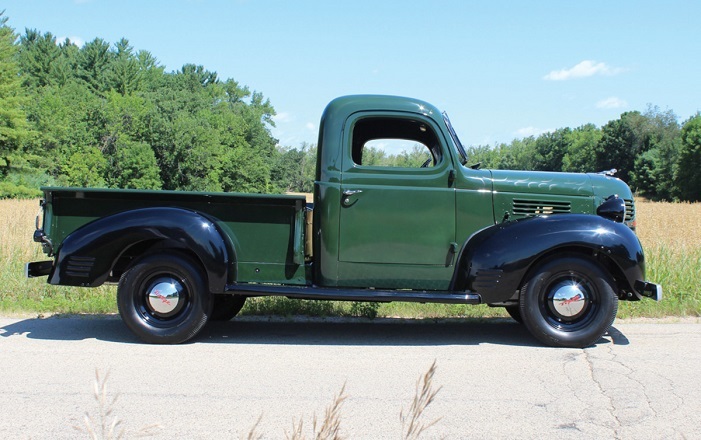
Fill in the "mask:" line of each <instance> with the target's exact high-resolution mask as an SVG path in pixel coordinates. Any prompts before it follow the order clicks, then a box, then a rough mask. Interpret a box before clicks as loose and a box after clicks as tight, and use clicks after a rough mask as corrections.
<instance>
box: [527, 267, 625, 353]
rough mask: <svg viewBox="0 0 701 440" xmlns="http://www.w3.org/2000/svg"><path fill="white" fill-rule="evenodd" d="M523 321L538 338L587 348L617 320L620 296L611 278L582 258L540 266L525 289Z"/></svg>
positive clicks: (561, 345)
mask: <svg viewBox="0 0 701 440" xmlns="http://www.w3.org/2000/svg"><path fill="white" fill-rule="evenodd" d="M519 308H520V314H521V316H522V318H523V323H524V325H525V326H526V328H528V330H529V331H530V332H531V333H532V334H533V336H535V337H536V338H537V339H538V340H540V341H541V342H543V343H544V344H547V345H551V346H556V347H578V348H583V347H588V346H591V345H593V344H594V343H595V342H596V341H598V340H599V339H600V338H601V337H602V336H603V335H604V333H606V331H607V330H608V329H609V327H610V326H611V324H613V320H614V319H615V318H616V312H617V310H618V297H617V296H616V294H615V290H614V283H613V280H612V279H611V276H610V275H609V274H608V272H606V271H605V270H604V269H603V268H602V267H601V266H599V265H598V264H597V263H595V262H594V261H592V260H589V259H587V258H584V257H580V256H566V257H562V258H556V259H552V260H549V261H546V262H545V263H543V264H541V265H540V266H539V267H538V268H536V269H535V271H534V272H533V273H532V275H531V276H530V278H529V279H528V281H527V282H526V283H525V284H524V285H523V287H522V288H521V297H520V300H519Z"/></svg>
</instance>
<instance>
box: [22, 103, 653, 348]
mask: <svg viewBox="0 0 701 440" xmlns="http://www.w3.org/2000/svg"><path fill="white" fill-rule="evenodd" d="M402 142H404V143H407V142H408V143H409V144H410V146H411V148H414V149H420V150H425V154H426V161H425V162H424V163H423V164H421V165H420V166H417V167H409V166H388V165H380V166H378V165H377V164H375V165H373V164H371V163H368V161H367V160H364V153H366V152H369V151H371V150H370V148H375V149H377V148H381V147H382V146H383V145H396V144H397V143H400V144H401V143H402ZM366 156H367V155H366ZM479 168H480V167H479V164H470V162H469V158H468V157H467V155H466V153H465V149H464V148H463V146H462V145H461V143H460V140H459V139H458V137H457V135H456V133H455V131H454V129H453V128H452V126H451V124H450V121H449V119H448V117H447V115H446V114H445V113H441V112H440V111H439V110H438V109H436V108H435V107H434V106H432V105H430V104H428V103H426V102H422V101H419V100H416V99H410V98H402V97H393V96H346V97H341V98H338V99H335V100H334V101H332V102H331V103H330V104H329V105H328V106H327V108H326V109H325V111H324V113H323V115H322V118H321V123H320V132H319V142H318V159H317V168H316V177H315V182H314V203H313V204H311V203H307V201H306V199H305V197H304V196H295V195H252V194H226V193H197V192H175V191H138V190H108V189H89V188H43V191H44V194H45V198H44V200H43V201H42V207H43V221H42V219H41V218H37V230H36V232H35V234H34V240H35V241H37V242H40V243H42V245H43V250H44V252H45V253H46V254H47V255H48V256H50V257H53V259H52V260H49V261H40V262H32V263H28V264H27V275H28V276H29V277H38V276H47V275H48V282H49V283H50V284H56V285H68V286H87V287H93V286H99V285H101V284H103V283H105V282H114V283H119V286H118V289H117V304H118V308H119V313H120V315H121V317H122V320H123V321H124V322H125V324H126V325H127V327H128V328H129V329H130V330H131V331H133V332H134V333H135V334H136V335H137V336H138V337H140V338H141V339H142V340H144V341H146V342H150V343H180V342H184V341H187V340H189V339H190V338H192V337H193V336H195V335H196V334H197V333H198V332H199V331H200V330H201V329H202V327H203V326H204V325H205V323H206V322H207V321H208V320H210V319H220V320H221V319H230V318H232V317H233V316H234V315H236V313H237V312H238V311H239V310H240V309H241V307H242V306H243V303H244V301H245V299H246V298H247V297H254V296H263V295H281V296H286V297H289V298H299V299H328V300H351V301H415V302H438V303H456V304H489V305H491V306H498V307H499V306H500V307H505V308H506V310H507V311H508V312H509V313H510V315H511V316H513V317H514V318H515V319H516V320H518V321H520V322H522V323H523V325H524V326H525V327H526V328H527V329H528V330H529V331H530V332H531V333H532V334H533V336H535V338H537V339H538V340H540V341H541V342H542V343H544V344H548V345H553V346H564V347H586V346H590V345H592V344H594V343H596V342H597V341H598V340H599V339H600V338H601V336H602V335H604V334H605V332H606V331H607V330H608V328H609V327H610V326H611V324H612V323H613V320H614V319H615V316H616V312H617V308H618V301H619V300H633V301H636V300H640V299H641V298H642V297H650V298H653V299H656V300H660V299H661V296H662V289H661V288H660V286H658V285H655V284H652V283H649V282H647V281H645V270H644V257H643V250H642V248H641V245H640V242H639V241H638V238H637V237H636V235H635V233H634V229H635V205H634V201H633V196H632V194H631V191H630V189H629V187H628V186H627V185H626V184H625V183H624V182H622V181H621V180H619V179H616V178H613V177H611V176H609V175H605V174H565V173H545V172H524V171H497V170H481V169H479Z"/></svg>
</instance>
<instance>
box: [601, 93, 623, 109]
mask: <svg viewBox="0 0 701 440" xmlns="http://www.w3.org/2000/svg"><path fill="white" fill-rule="evenodd" d="M623 107H628V103H627V102H626V101H624V100H623V99H620V98H618V97H616V96H611V97H610V98H606V99H602V100H601V101H599V102H597V103H596V108H623Z"/></svg>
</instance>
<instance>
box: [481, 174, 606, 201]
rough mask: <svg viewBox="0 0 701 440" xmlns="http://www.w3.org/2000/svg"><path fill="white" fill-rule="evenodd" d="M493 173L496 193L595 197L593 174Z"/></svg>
mask: <svg viewBox="0 0 701 440" xmlns="http://www.w3.org/2000/svg"><path fill="white" fill-rule="evenodd" d="M491 173H492V185H493V187H492V189H493V191H494V192H495V193H521V194H547V195H558V196H578V197H587V196H592V195H594V191H593V187H592V180H591V176H592V175H591V174H579V173H554V172H542V171H506V170H491ZM602 177H605V176H602Z"/></svg>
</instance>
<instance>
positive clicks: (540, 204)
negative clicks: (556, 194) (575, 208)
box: [513, 199, 572, 217]
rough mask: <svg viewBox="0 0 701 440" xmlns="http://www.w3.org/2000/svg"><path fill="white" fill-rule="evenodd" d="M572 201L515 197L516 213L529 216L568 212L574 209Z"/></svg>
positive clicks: (514, 210)
mask: <svg viewBox="0 0 701 440" xmlns="http://www.w3.org/2000/svg"><path fill="white" fill-rule="evenodd" d="M571 208H572V207H571V205H570V202H555V201H546V200H524V199H514V201H513V213H514V215H519V216H524V217H529V216H533V215H548V214H566V213H569V212H571V211H572V209H571Z"/></svg>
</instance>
